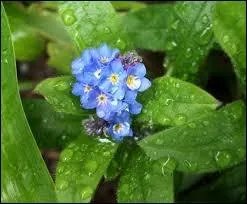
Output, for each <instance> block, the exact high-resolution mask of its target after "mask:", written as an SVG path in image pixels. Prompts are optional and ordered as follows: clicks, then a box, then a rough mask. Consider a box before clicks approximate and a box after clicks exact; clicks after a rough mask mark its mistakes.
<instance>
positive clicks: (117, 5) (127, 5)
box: [111, 1, 146, 11]
mask: <svg viewBox="0 0 247 204" xmlns="http://www.w3.org/2000/svg"><path fill="white" fill-rule="evenodd" d="M111 4H112V6H113V7H114V9H115V10H117V11H119V10H120V11H123V10H131V11H136V10H139V9H141V8H145V7H146V4H144V3H142V2H137V1H111Z"/></svg>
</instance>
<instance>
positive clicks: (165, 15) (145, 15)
mask: <svg viewBox="0 0 247 204" xmlns="http://www.w3.org/2000/svg"><path fill="white" fill-rule="evenodd" d="M172 8H173V5H170V4H168V5H167V4H166V5H152V6H148V7H146V8H144V9H140V10H138V11H136V12H129V13H128V14H127V15H126V16H124V17H123V21H124V25H125V27H126V31H127V33H128V35H129V36H130V37H131V39H132V41H133V43H134V45H135V47H137V48H144V49H149V50H153V51H164V50H165V44H166V43H167V40H168V37H169V35H170V33H169V31H168V28H169V26H170V25H171V24H172V23H173V22H174V15H173V13H172ZM150 19H152V20H150ZM171 32H172V34H174V33H173V31H171Z"/></svg>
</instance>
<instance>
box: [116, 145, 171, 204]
mask: <svg viewBox="0 0 247 204" xmlns="http://www.w3.org/2000/svg"><path fill="white" fill-rule="evenodd" d="M164 166H165V163H162V162H161V161H159V160H158V161H154V160H152V159H150V158H149V157H148V156H147V155H146V154H145V153H144V152H143V151H142V150H141V149H140V148H139V147H138V148H136V149H135V150H134V151H133V152H132V155H131V158H130V160H129V163H128V166H127V167H126V170H125V171H124V172H123V174H122V176H121V178H120V183H119V187H118V188H119V189H118V201H119V202H124V203H131V202H138V203H146V202H158V203H159V202H164V203H172V202H174V201H173V199H174V195H173V169H172V168H171V169H169V168H166V167H164Z"/></svg>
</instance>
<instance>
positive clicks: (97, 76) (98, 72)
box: [93, 69, 101, 79]
mask: <svg viewBox="0 0 247 204" xmlns="http://www.w3.org/2000/svg"><path fill="white" fill-rule="evenodd" d="M93 74H94V76H95V77H96V78H97V79H99V78H100V77H101V69H97V70H96V71H95V72H94V73H93Z"/></svg>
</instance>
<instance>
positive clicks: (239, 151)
mask: <svg viewBox="0 0 247 204" xmlns="http://www.w3.org/2000/svg"><path fill="white" fill-rule="evenodd" d="M245 154H246V149H245V148H238V149H237V155H238V157H239V158H244V157H245Z"/></svg>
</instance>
